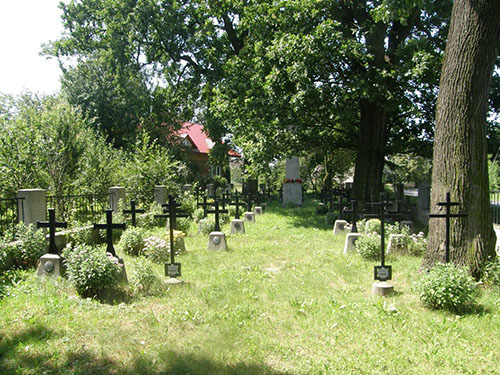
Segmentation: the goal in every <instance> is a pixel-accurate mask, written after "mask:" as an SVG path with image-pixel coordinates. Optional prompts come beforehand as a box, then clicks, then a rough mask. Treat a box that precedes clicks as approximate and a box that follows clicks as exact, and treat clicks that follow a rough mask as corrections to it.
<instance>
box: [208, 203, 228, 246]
mask: <svg viewBox="0 0 500 375" xmlns="http://www.w3.org/2000/svg"><path fill="white" fill-rule="evenodd" d="M214 207H215V208H214V209H213V210H208V211H207V213H209V214H215V228H214V231H213V232H211V233H210V234H209V236H208V250H227V243H226V234H225V233H224V232H222V231H221V228H220V224H219V223H220V221H219V215H220V214H222V213H226V214H227V212H228V211H227V210H220V209H219V201H215V202H214Z"/></svg>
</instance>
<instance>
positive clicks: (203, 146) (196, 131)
mask: <svg viewBox="0 0 500 375" xmlns="http://www.w3.org/2000/svg"><path fill="white" fill-rule="evenodd" d="M178 134H179V135H180V136H181V137H183V138H188V140H189V141H190V142H191V143H192V144H193V146H194V147H195V148H196V149H197V150H198V152H200V153H202V154H208V152H209V151H210V149H211V148H212V147H213V146H214V144H215V143H214V141H212V140H211V139H210V138H208V135H207V134H206V133H205V132H204V130H203V125H201V124H197V123H193V122H185V123H183V124H182V128H181V129H180V130H179V132H178ZM228 155H229V156H235V157H241V155H240V154H238V153H237V152H236V151H234V150H229V152H228Z"/></svg>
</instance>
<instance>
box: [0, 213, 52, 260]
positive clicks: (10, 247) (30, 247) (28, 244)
mask: <svg viewBox="0 0 500 375" xmlns="http://www.w3.org/2000/svg"><path fill="white" fill-rule="evenodd" d="M7 238H8V237H7ZM14 240H15V241H16V242H10V240H8V239H4V240H3V241H4V245H5V246H6V247H5V250H4V251H5V252H6V253H7V254H6V255H7V256H10V259H11V260H12V262H13V263H14V266H16V267H19V268H22V269H27V268H31V267H35V266H36V265H37V263H38V260H39V259H40V257H41V256H42V255H43V254H45V253H47V249H48V247H47V241H46V240H45V233H44V231H43V230H36V229H35V227H34V226H33V224H30V225H29V226H25V225H24V224H22V223H19V224H18V225H17V226H16V236H15V238H14ZM6 259H8V257H7V258H6Z"/></svg>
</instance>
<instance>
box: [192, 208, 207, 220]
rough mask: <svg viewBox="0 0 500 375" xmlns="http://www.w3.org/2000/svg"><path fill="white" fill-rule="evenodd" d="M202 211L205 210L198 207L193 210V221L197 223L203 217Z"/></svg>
mask: <svg viewBox="0 0 500 375" xmlns="http://www.w3.org/2000/svg"><path fill="white" fill-rule="evenodd" d="M204 212H205V211H204V210H203V208H198V209H196V210H195V211H194V213H193V219H194V222H195V223H199V222H200V220H202V219H203V215H204Z"/></svg>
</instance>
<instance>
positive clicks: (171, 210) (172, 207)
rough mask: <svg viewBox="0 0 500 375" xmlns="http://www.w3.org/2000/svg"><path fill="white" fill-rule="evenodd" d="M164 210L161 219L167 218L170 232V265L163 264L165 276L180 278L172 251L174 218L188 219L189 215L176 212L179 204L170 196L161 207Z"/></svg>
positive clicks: (179, 271)
mask: <svg viewBox="0 0 500 375" xmlns="http://www.w3.org/2000/svg"><path fill="white" fill-rule="evenodd" d="M162 206H163V207H164V212H165V210H168V213H167V214H166V215H162V217H167V218H168V220H169V225H168V226H169V230H170V263H165V275H166V276H168V277H177V276H181V264H180V263H176V262H175V254H174V253H175V251H174V229H175V227H176V225H177V220H176V218H178V217H188V216H189V215H188V214H187V213H186V212H184V211H183V210H178V209H177V207H180V203H177V202H176V201H175V199H174V197H173V196H172V194H169V195H168V203H166V204H163V205H162Z"/></svg>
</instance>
